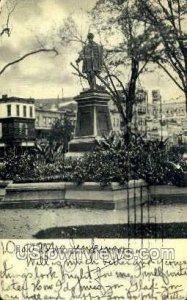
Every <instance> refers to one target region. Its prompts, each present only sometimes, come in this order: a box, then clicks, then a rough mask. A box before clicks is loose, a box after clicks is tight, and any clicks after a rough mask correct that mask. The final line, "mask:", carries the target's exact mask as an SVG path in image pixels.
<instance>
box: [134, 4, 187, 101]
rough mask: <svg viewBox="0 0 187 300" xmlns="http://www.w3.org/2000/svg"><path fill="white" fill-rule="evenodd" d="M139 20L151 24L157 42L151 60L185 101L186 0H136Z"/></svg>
mask: <svg viewBox="0 0 187 300" xmlns="http://www.w3.org/2000/svg"><path fill="white" fill-rule="evenodd" d="M136 7H137V8H138V10H139V17H138V18H139V20H142V21H144V22H145V24H146V25H148V26H151V27H152V31H154V32H155V34H157V35H158V40H159V42H160V46H159V48H158V49H157V51H156V53H155V55H154V56H153V58H152V59H153V61H154V62H156V63H157V64H158V65H159V67H161V68H162V69H163V70H164V71H165V73H166V74H167V75H168V76H169V77H170V78H171V79H172V80H173V82H174V83H175V84H176V85H177V86H178V88H179V89H181V90H182V91H183V92H184V94H185V96H186V101H187V34H186V21H187V2H186V0H165V1H162V0H149V1H147V0H136Z"/></svg>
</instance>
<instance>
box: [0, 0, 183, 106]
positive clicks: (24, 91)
mask: <svg viewBox="0 0 187 300" xmlns="http://www.w3.org/2000/svg"><path fill="white" fill-rule="evenodd" d="M9 1H14V0H9ZM95 2H96V0H17V3H18V4H17V6H16V9H15V11H14V13H13V14H12V16H11V19H10V25H11V36H10V37H7V36H6V35H4V36H3V37H1V39H0V53H1V55H0V69H1V68H2V67H3V66H4V65H5V64H7V63H8V62H11V61H13V60H14V59H16V58H19V57H20V56H22V55H23V54H25V53H27V52H29V51H31V50H35V49H37V48H39V44H38V43H39V42H38V41H40V42H41V41H42V43H43V41H45V43H47V44H48V46H51V45H53V40H54V36H55V33H56V30H57V29H58V28H59V26H61V25H62V24H63V21H64V20H65V19H66V18H67V17H68V16H69V15H70V14H73V16H74V18H75V20H76V22H77V24H78V29H79V30H80V31H81V33H82V35H83V37H84V36H85V37H86V35H87V33H88V30H89V28H90V27H89V25H90V24H89V22H88V18H87V11H89V10H90V9H91V8H92V7H93V5H94V4H95ZM0 3H1V4H0V5H2V6H1V15H0V16H1V19H0V23H1V25H2V24H3V21H4V20H5V16H6V0H1V1H0ZM91 29H92V28H91ZM95 41H96V42H97V41H98V42H99V40H98V37H97V35H95ZM80 49H81V45H80V44H78V43H77V44H75V45H72V46H71V47H61V48H59V51H60V52H59V55H58V56H56V57H54V54H52V53H47V54H46V53H45V54H44V53H40V54H37V55H34V56H31V57H29V58H27V59H25V60H24V61H22V62H21V63H19V64H16V65H14V66H12V67H11V68H9V69H7V70H6V71H5V73H4V74H3V75H1V76H0V95H2V94H8V95H10V96H17V97H24V98H29V97H32V98H36V99H38V98H40V99H41V98H57V97H62V96H64V97H71V96H76V95H77V94H78V93H79V92H80V91H81V90H82V86H81V82H80V80H79V78H78V77H77V76H75V75H74V74H73V69H72V67H71V66H70V63H71V62H74V61H75V60H76V58H77V57H78V52H79V51H80ZM141 84H142V86H143V87H144V88H145V89H146V90H148V91H149V93H151V90H152V89H160V90H161V94H162V98H163V101H168V100H170V99H176V98H177V97H181V99H182V98H183V95H182V96H181V92H180V91H179V89H178V88H177V87H175V85H174V84H173V82H172V81H171V80H170V79H169V78H168V77H167V76H166V75H165V74H163V73H162V72H158V71H156V72H154V73H151V74H150V73H149V74H147V75H145V76H143V77H142V80H141ZM86 86H87V84H86V83H84V87H86Z"/></svg>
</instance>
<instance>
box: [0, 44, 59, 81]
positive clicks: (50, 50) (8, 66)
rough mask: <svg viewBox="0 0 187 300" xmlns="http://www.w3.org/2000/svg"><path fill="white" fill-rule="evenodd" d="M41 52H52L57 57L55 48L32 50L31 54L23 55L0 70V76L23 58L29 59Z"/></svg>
mask: <svg viewBox="0 0 187 300" xmlns="http://www.w3.org/2000/svg"><path fill="white" fill-rule="evenodd" d="M41 52H54V53H55V56H56V55H58V51H57V50H56V49H55V48H52V49H45V48H44V49H38V50H34V51H31V52H28V53H26V54H24V55H23V56H21V57H20V58H18V59H15V60H14V61H12V62H10V63H8V64H6V65H5V66H4V67H3V68H2V69H1V70H0V75H2V74H3V73H4V72H5V71H6V70H7V69H8V68H10V67H11V66H13V65H15V64H17V63H19V62H20V61H22V60H24V59H25V58H27V57H29V56H32V55H34V54H38V53H41Z"/></svg>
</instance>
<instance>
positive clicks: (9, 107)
mask: <svg viewBox="0 0 187 300" xmlns="http://www.w3.org/2000/svg"><path fill="white" fill-rule="evenodd" d="M7 115H8V117H10V116H11V104H8V105H7Z"/></svg>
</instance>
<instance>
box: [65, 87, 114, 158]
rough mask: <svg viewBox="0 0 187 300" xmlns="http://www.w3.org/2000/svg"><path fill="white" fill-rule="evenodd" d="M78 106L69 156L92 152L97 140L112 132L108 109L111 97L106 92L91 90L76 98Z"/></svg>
mask: <svg viewBox="0 0 187 300" xmlns="http://www.w3.org/2000/svg"><path fill="white" fill-rule="evenodd" d="M74 99H75V101H77V104H78V110H77V122H76V130H75V137H74V139H73V140H72V141H70V143H69V154H70V155H71V153H81V152H86V151H92V150H94V148H95V145H96V139H97V140H98V139H102V138H103V137H104V136H106V135H108V134H109V132H110V131H111V129H112V127H111V120H110V113H109V109H108V101H109V100H110V95H109V94H108V93H107V92H106V91H99V90H98V91H97V90H93V91H92V90H89V91H86V92H82V93H80V95H78V96H77V97H75V98H74Z"/></svg>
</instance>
